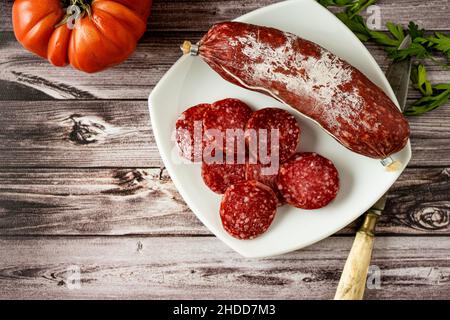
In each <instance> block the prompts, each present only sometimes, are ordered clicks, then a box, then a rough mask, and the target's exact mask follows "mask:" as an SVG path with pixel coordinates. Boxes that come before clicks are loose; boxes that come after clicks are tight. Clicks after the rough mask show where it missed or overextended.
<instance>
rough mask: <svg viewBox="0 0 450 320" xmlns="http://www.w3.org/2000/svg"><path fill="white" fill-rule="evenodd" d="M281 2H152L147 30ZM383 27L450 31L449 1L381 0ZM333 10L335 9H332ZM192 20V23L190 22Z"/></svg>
mask: <svg viewBox="0 0 450 320" xmlns="http://www.w3.org/2000/svg"><path fill="white" fill-rule="evenodd" d="M276 2H280V1H279V0H209V1H205V0H182V1H180V0H169V1H167V0H154V4H153V9H152V10H153V11H152V15H151V16H150V19H149V23H148V28H149V29H150V30H157V31H160V30H163V31H187V30H189V31H204V30H206V29H208V28H209V27H210V26H211V25H212V24H214V23H216V22H218V21H224V20H231V19H234V18H236V17H238V16H240V15H242V14H244V13H247V12H250V11H253V10H255V9H258V8H261V7H264V6H267V5H269V4H273V3H276ZM0 3H1V6H0V8H1V9H0V10H1V12H0V21H3V22H2V24H1V25H0V31H11V30H12V23H11V8H12V3H13V1H12V0H2V1H1V2H0ZM377 5H379V6H380V8H381V19H382V22H383V25H384V24H385V23H386V22H387V21H393V22H396V23H402V24H404V25H407V24H408V22H409V21H411V20H413V21H415V22H416V23H418V24H420V25H421V26H422V27H424V28H426V29H428V30H449V29H450V25H449V21H448V16H449V13H450V7H449V1H448V0H432V1H426V2H424V1H420V0H396V1H393V0H381V1H379V2H378V3H377ZM332 10H333V11H334V10H335V9H333V8H332ZM193 21H195V23H192V22H193Z"/></svg>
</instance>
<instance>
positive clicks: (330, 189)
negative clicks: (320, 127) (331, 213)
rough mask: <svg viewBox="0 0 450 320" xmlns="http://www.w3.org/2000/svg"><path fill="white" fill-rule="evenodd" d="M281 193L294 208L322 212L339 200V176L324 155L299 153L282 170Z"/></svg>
mask: <svg viewBox="0 0 450 320" xmlns="http://www.w3.org/2000/svg"><path fill="white" fill-rule="evenodd" d="M278 189H279V190H280V192H281V194H282V195H283V197H284V199H286V201H287V203H289V204H290V205H292V206H294V207H297V208H301V209H319V208H322V207H325V206H326V205H328V204H329V203H330V202H331V201H332V200H333V199H334V198H336V195H337V193H338V191H339V173H338V171H337V170H336V167H335V166H334V165H333V163H332V162H331V161H330V160H328V159H326V158H324V157H322V156H321V155H318V154H316V153H311V152H303V153H297V154H295V155H294V156H293V157H292V158H291V159H289V160H288V161H287V162H286V163H284V164H283V165H282V166H281V168H280V172H279V174H278Z"/></svg>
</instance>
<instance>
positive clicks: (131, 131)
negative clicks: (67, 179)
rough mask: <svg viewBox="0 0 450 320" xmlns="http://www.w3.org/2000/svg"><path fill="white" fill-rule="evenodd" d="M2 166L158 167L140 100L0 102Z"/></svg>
mask: <svg viewBox="0 0 450 320" xmlns="http://www.w3.org/2000/svg"><path fill="white" fill-rule="evenodd" d="M0 115H1V116H0V128H2V129H1V130H0V164H1V166H2V167H7V166H13V167H30V166H32V167H33V166H38V167H60V166H62V167H91V166H95V167H98V166H100V167H101V166H106V167H113V166H128V167H129V166H132V167H141V166H143V167H152V166H155V167H158V166H160V165H161V159H160V156H159V153H158V150H157V147H156V144H155V141H154V137H153V134H152V132H151V126H150V119H149V114H148V107H147V103H146V102H145V101H140V102H136V101H135V102H121V101H113V102H108V101H103V102H102V101H84V102H80V101H78V102H70V101H49V102H36V101H33V102H16V101H14V102H2V103H1V107H0Z"/></svg>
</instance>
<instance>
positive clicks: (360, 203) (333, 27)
mask: <svg viewBox="0 0 450 320" xmlns="http://www.w3.org/2000/svg"><path fill="white" fill-rule="evenodd" d="M237 20H238V21H243V22H249V23H253V24H259V25H265V26H270V27H275V28H278V29H281V30H284V31H289V32H292V33H295V34H297V35H299V36H301V37H303V38H306V39H308V40H312V41H314V42H316V43H318V44H320V45H322V46H323V47H325V48H327V49H328V50H330V51H332V52H333V53H335V54H336V55H338V56H340V57H342V58H344V59H345V60H347V61H348V62H350V63H351V64H352V65H354V66H355V67H357V68H358V69H360V70H361V71H362V72H364V73H365V74H366V75H367V76H368V77H369V78H370V79H371V80H372V81H373V82H375V83H376V84H377V85H379V86H380V87H381V88H382V89H383V90H384V91H385V92H386V93H387V94H388V95H389V96H390V97H391V98H392V99H393V100H394V101H397V100H396V99H395V96H394V94H393V92H392V89H391V87H390V86H389V83H388V81H387V80H386V78H385V76H384V74H383V72H382V71H381V69H380V68H379V66H378V65H377V63H376V62H375V60H374V59H373V57H372V56H371V55H370V53H369V52H368V51H367V50H366V48H365V47H364V45H363V44H362V43H361V42H360V41H359V40H358V39H357V38H356V36H355V35H354V34H353V33H352V32H351V31H350V30H349V29H347V27H346V26H345V25H344V24H342V23H341V22H340V21H339V20H338V19H337V18H336V17H335V16H334V15H333V14H332V13H330V12H329V11H328V10H327V9H325V8H323V7H322V6H320V5H319V4H317V3H316V2H315V1H313V0H295V1H294V0H292V1H286V2H281V3H277V4H274V5H271V6H268V7H265V8H262V9H259V10H256V11H253V12H251V13H249V14H246V15H244V16H242V17H240V18H238V19H237ZM189 40H193V41H197V40H199V39H189ZM180 54H181V53H180ZM223 98H238V99H241V100H243V101H245V102H247V103H248V104H249V105H250V106H251V107H253V108H254V109H255V110H256V109H261V108H263V107H269V106H270V107H273V106H275V107H280V108H283V109H287V110H289V111H290V112H291V113H292V114H294V115H296V117H297V119H298V121H299V122H300V125H301V128H302V130H303V131H302V132H303V134H302V141H301V146H300V150H302V151H315V152H318V153H320V154H322V155H324V156H325V157H328V158H329V159H331V160H332V161H333V162H334V163H335V165H336V167H337V168H338V170H339V173H340V178H341V189H340V192H339V194H338V196H337V198H336V199H335V201H333V202H332V203H331V204H330V205H329V206H327V207H325V208H323V209H320V210H312V211H305V210H300V209H296V208H293V207H291V206H284V207H282V208H281V209H279V210H278V213H277V215H276V218H275V220H274V222H273V224H272V226H271V227H270V228H269V230H268V231H267V232H266V233H265V234H263V235H262V236H260V237H259V238H256V239H254V240H248V241H243V240H237V239H235V238H233V237H231V236H229V235H228V234H227V233H226V232H225V230H224V229H223V228H222V224H221V221H220V217H219V205H220V200H221V196H219V195H217V194H215V193H213V192H212V191H210V190H209V189H208V188H207V187H206V186H205V185H204V184H203V181H202V178H201V176H200V165H198V164H197V165H193V164H183V163H182V159H181V158H180V157H179V156H178V154H177V152H176V148H175V142H174V140H173V129H174V126H175V122H176V119H177V118H178V116H179V115H180V114H181V112H183V111H184V110H186V109H187V108H188V107H190V106H193V105H195V104H198V103H212V102H214V101H216V100H219V99H223ZM149 106H150V115H151V121H152V126H153V131H154V134H155V138H156V142H157V144H158V148H159V151H160V153H161V157H162V159H163V161H164V163H165V165H166V167H167V170H168V172H169V174H170V176H171V177H172V180H173V182H174V183H175V185H176V187H177V188H178V190H179V192H180V193H181V195H182V196H183V198H184V200H185V201H186V203H187V204H188V205H189V207H190V208H191V209H192V211H193V212H194V213H195V214H196V215H197V217H198V218H199V219H200V220H201V221H202V222H203V223H204V224H205V225H206V226H207V227H208V228H209V229H210V230H211V231H212V232H213V233H214V234H215V235H216V236H217V237H218V238H219V239H221V240H222V241H223V242H225V243H226V244H227V245H229V246H230V247H231V248H233V249H234V250H236V251H237V252H239V253H240V254H242V255H243V256H246V257H266V256H271V255H277V254H282V253H286V252H289V251H293V250H296V249H300V248H302V247H305V246H308V245H311V244H313V243H315V242H317V241H319V240H321V239H324V238H325V237H328V236H330V235H331V234H333V233H335V232H336V231H338V230H340V229H341V228H343V227H345V226H346V225H348V224H349V223H350V222H352V221H353V220H355V219H356V218H357V217H359V216H360V215H361V214H362V213H364V212H365V211H366V210H367V209H369V208H370V207H371V206H372V205H373V204H374V203H375V202H376V201H377V200H378V199H379V198H380V197H381V196H382V195H383V194H384V193H385V192H386V191H387V190H388V189H389V187H390V186H391V185H392V184H393V183H394V182H395V180H396V179H397V178H398V177H399V175H400V174H401V172H402V171H403V169H404V167H405V166H406V165H407V163H408V162H409V160H410V158H411V148H410V145H409V144H408V146H407V147H406V148H405V149H404V150H403V151H402V152H400V153H398V154H396V155H395V156H394V158H395V159H396V160H399V161H401V163H402V164H403V168H402V169H401V170H399V171H396V172H394V173H390V172H387V171H386V170H385V169H384V168H383V166H382V165H381V164H380V163H379V161H377V160H373V159H369V158H366V157H363V156H360V155H357V154H355V153H353V152H351V151H349V150H347V149H345V148H344V147H342V146H341V145H340V144H339V143H338V142H336V141H335V140H334V139H333V138H331V137H330V136H329V135H327V134H326V133H324V132H323V131H322V129H320V128H319V127H317V126H316V125H314V124H313V122H312V121H310V120H308V119H306V118H303V117H302V116H301V115H300V114H298V113H297V112H296V111H294V109H291V108H289V107H287V106H284V105H282V104H281V103H279V102H277V101H276V100H274V99H272V98H270V97H267V96H264V95H262V94H259V93H254V92H251V91H248V90H245V89H242V88H240V87H237V86H235V85H232V84H230V83H228V82H226V81H225V80H223V79H222V78H221V77H220V76H218V75H217V74H216V73H215V72H214V71H212V70H211V69H210V68H209V67H208V66H207V65H206V63H204V62H203V61H202V59H201V58H199V57H192V56H183V57H181V58H180V59H179V61H178V62H177V63H175V65H174V66H173V67H172V68H171V69H170V70H169V71H168V72H167V74H166V75H165V76H164V77H163V78H162V79H161V81H160V82H159V84H158V85H157V86H156V88H155V89H154V90H153V92H152V93H151V95H150V97H149Z"/></svg>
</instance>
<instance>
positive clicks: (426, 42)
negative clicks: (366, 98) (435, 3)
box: [318, 0, 450, 115]
mask: <svg viewBox="0 0 450 320" xmlns="http://www.w3.org/2000/svg"><path fill="white" fill-rule="evenodd" d="M377 1H378V0H318V2H319V3H320V4H322V5H323V6H325V7H328V6H338V7H344V10H343V11H341V12H338V13H336V16H337V17H338V18H339V19H340V20H341V21H342V22H343V23H344V24H345V25H347V27H348V28H349V29H350V30H352V31H353V32H354V33H355V34H356V36H357V37H358V38H359V39H360V40H361V41H362V42H367V41H373V42H375V43H377V44H379V45H382V46H383V47H384V49H385V50H386V52H387V53H388V56H389V58H391V59H393V60H394V61H401V60H405V59H409V58H413V59H415V60H423V59H431V60H432V61H434V62H435V63H437V64H439V65H440V66H442V67H443V68H445V69H447V70H450V66H448V64H447V63H442V62H440V61H439V60H437V59H436V58H435V54H436V53H441V54H443V55H445V56H446V57H447V59H448V60H450V36H449V35H446V34H443V33H439V32H436V33H434V34H433V35H425V30H423V29H420V28H419V26H418V25H417V24H415V23H414V22H412V21H411V22H410V23H409V25H408V27H407V28H406V29H405V28H403V26H402V25H400V24H394V23H392V22H388V23H387V24H386V27H387V30H388V32H381V31H377V30H371V29H370V28H369V27H368V26H367V24H366V22H365V21H364V18H363V17H362V16H361V15H360V13H361V12H362V11H363V10H365V9H366V8H367V7H369V6H371V5H373V4H375V3H377ZM407 34H409V35H410V36H411V39H412V41H411V45H410V46H409V47H407V48H405V49H398V47H399V46H400V44H401V43H402V41H403V40H404V39H405V37H406V35H407ZM411 79H412V82H413V85H414V87H416V88H417V89H418V90H419V91H420V92H421V94H422V98H420V99H419V100H417V101H415V102H414V103H413V104H412V105H411V106H410V107H409V108H408V109H407V110H406V111H405V114H406V115H421V114H424V113H426V112H428V111H431V110H434V109H436V108H438V107H440V106H442V105H444V104H446V103H447V101H448V100H449V98H450V84H437V85H432V84H431V83H430V82H429V81H428V80H427V78H426V70H425V67H424V66H423V64H419V65H418V66H417V67H416V68H415V69H414V71H413V72H412V74H411Z"/></svg>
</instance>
